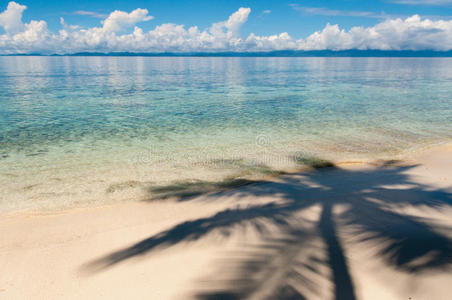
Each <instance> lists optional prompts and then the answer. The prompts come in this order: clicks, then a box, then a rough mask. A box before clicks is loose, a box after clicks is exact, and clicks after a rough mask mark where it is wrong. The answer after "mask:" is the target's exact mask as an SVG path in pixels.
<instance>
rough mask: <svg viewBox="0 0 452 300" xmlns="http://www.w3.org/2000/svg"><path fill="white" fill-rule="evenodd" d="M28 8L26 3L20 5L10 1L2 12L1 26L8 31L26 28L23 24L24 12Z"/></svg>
mask: <svg viewBox="0 0 452 300" xmlns="http://www.w3.org/2000/svg"><path fill="white" fill-rule="evenodd" d="M25 9H27V7H26V6H25V5H20V4H18V3H16V2H14V1H11V2H9V4H8V6H7V7H6V10H5V11H4V12H2V13H1V14H0V26H1V27H3V28H4V29H5V31H6V32H7V33H17V32H20V31H22V30H23V29H24V25H23V24H22V13H23V12H24V10H25Z"/></svg>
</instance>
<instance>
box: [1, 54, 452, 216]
mask: <svg viewBox="0 0 452 300" xmlns="http://www.w3.org/2000/svg"><path fill="white" fill-rule="evenodd" d="M451 95H452V59H450V58H215V57H212V58H162V57H156V58H152V57H0V185H1V186H2V189H1V194H0V197H1V198H0V211H11V210H17V209H35V208H39V209H41V208H54V207H66V206H72V205H87V204H88V205H89V204H92V203H97V204H99V203H105V202H109V201H119V200H124V199H138V198H143V197H144V198H145V197H151V195H149V191H148V190H147V187H148V186H149V185H151V186H152V185H162V184H170V183H172V182H175V181H184V180H208V181H214V180H221V179H223V178H225V177H229V176H254V175H256V174H261V173H266V172H267V171H268V170H270V169H271V170H284V169H291V168H294V167H296V161H295V160H294V159H293V157H294V155H295V156H297V155H298V156H299V155H305V156H319V157H322V158H325V159H328V160H332V161H335V162H339V161H347V160H354V161H360V160H369V159H370V160H371V159H378V158H393V157H395V156H397V155H400V154H401V153H403V152H404V151H415V149H418V148H419V147H424V146H428V145H430V144H434V143H438V142H449V141H451V140H452V96H451Z"/></svg>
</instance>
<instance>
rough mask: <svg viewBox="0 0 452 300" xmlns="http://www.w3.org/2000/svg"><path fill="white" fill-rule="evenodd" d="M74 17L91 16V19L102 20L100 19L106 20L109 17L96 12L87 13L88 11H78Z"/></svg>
mask: <svg viewBox="0 0 452 300" xmlns="http://www.w3.org/2000/svg"><path fill="white" fill-rule="evenodd" d="M74 15H79V16H90V17H94V18H100V19H105V18H106V17H107V15H105V14H101V13H97V12H94V11H87V10H77V11H75V12H74Z"/></svg>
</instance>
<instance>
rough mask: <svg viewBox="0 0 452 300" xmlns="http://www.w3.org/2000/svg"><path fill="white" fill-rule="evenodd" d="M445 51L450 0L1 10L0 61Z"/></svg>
mask: <svg viewBox="0 0 452 300" xmlns="http://www.w3.org/2000/svg"><path fill="white" fill-rule="evenodd" d="M283 49H288V50H325V49H329V50H345V49H362V50H367V49H379V50H441V51H444V50H451V49H452V0H384V1H362V0H336V1H332V0H329V1H327V0H317V1H302V0H298V1H296V0H289V1H286V0H279V1H268V0H254V1H244V0H242V1H238V0H198V1H196V0H191V1H188V0H185V1H182V0H166V1H164V0H160V1H156V0H154V1H149V0H148V1H142V0H128V1H119V0H110V1H106V0H96V1H93V0H90V1H86V0H78V1H65V2H62V1H56V0H17V2H13V1H11V2H9V1H3V0H0V54H13V53H42V54H52V53H58V54H64V53H75V52H84V51H89V52H126V51H128V52H165V51H170V52H216V51H272V50H283Z"/></svg>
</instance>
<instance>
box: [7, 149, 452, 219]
mask: <svg viewBox="0 0 452 300" xmlns="http://www.w3.org/2000/svg"><path fill="white" fill-rule="evenodd" d="M451 149H452V142H450V141H445V142H438V143H435V144H429V145H419V146H417V147H410V148H409V149H407V150H404V151H402V152H399V153H397V154H395V155H393V158H392V159H364V160H345V161H339V162H330V161H327V160H323V159H320V162H325V163H327V165H326V166H319V167H315V166H314V167H310V166H308V165H301V166H300V167H297V168H293V169H287V170H271V174H268V175H265V174H259V173H257V174H252V176H244V177H240V176H238V177H230V178H228V177H226V178H224V179H225V180H226V181H227V180H228V179H231V180H232V181H233V183H234V181H235V180H244V181H245V182H244V183H243V184H240V183H239V184H237V185H234V184H233V185H232V186H230V187H225V188H221V187H220V188H218V187H215V185H216V184H218V183H220V184H221V183H222V182H223V181H221V180H220V181H212V182H207V184H211V186H212V187H213V188H210V189H208V190H207V191H200V192H199V193H196V194H194V195H188V196H187V197H193V196H201V195H203V194H209V193H217V192H222V191H227V190H231V189H236V188H240V187H241V186H243V185H247V184H254V183H259V182H265V181H271V180H275V179H277V178H278V177H280V176H287V175H295V174H299V173H305V172H312V171H316V170H318V169H322V168H328V167H337V168H341V167H345V168H346V167H350V166H360V167H366V166H379V165H381V164H383V163H384V162H385V161H397V162H398V163H399V164H409V163H413V162H414V161H416V159H418V158H419V157H420V156H422V155H425V153H426V152H432V153H435V152H438V151H439V152H441V151H442V150H444V151H450V150H451ZM314 159H316V158H315V157H314ZM330 163H331V165H329V164H330ZM177 182H178V181H175V182H174V183H177ZM181 182H184V181H181ZM188 182H190V180H188ZM193 182H194V183H196V182H202V181H198V180H194V181H193ZM226 183H227V182H226ZM172 184H173V182H170V183H169V186H171V185H172ZM159 187H160V186H159V185H157V188H159ZM162 187H164V188H165V187H166V186H162ZM148 188H149V187H148ZM183 197H185V196H182V198H183ZM171 198H172V199H171ZM177 198H179V195H177V194H176V195H174V196H169V197H167V196H163V197H162V196H161V195H158V194H156V195H154V196H152V195H151V196H150V197H147V199H143V197H137V196H134V197H131V198H129V199H122V200H118V201H112V202H110V203H108V202H107V203H85V204H67V205H61V206H53V207H48V208H45V207H44V208H39V207H36V208H29V209H18V210H11V211H6V212H3V213H0V216H2V217H10V216H17V215H23V214H25V215H52V214H60V213H67V212H71V211H74V210H86V209H98V208H104V207H111V206H117V205H122V204H127V203H140V202H149V201H178V199H177Z"/></svg>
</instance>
